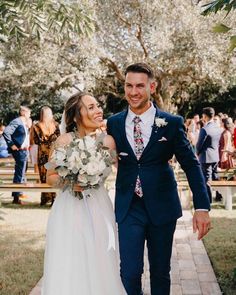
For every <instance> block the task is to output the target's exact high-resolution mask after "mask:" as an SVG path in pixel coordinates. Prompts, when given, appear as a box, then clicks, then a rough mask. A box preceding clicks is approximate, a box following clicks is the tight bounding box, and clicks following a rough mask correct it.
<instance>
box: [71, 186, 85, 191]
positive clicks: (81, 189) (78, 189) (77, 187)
mask: <svg viewBox="0 0 236 295" xmlns="http://www.w3.org/2000/svg"><path fill="white" fill-rule="evenodd" d="M73 190H74V191H75V192H82V191H83V188H82V187H81V186H79V185H78V184H74V186H73Z"/></svg>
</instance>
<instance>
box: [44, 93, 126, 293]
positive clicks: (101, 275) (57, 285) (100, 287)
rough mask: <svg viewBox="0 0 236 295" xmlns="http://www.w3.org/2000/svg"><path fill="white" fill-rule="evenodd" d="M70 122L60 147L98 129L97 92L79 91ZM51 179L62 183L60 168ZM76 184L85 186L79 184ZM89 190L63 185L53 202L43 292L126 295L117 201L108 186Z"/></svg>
mask: <svg viewBox="0 0 236 295" xmlns="http://www.w3.org/2000/svg"><path fill="white" fill-rule="evenodd" d="M65 123H66V131H67V133H65V134H63V135H61V136H60V137H59V138H58V139H57V141H56V146H57V147H58V146H62V147H63V146H65V145H68V144H69V143H70V142H71V141H72V140H73V136H79V137H83V136H85V135H87V134H96V132H95V131H96V130H97V129H99V128H100V127H101V126H102V124H103V111H102V109H101V107H100V106H99V104H98V102H97V101H96V99H95V98H94V97H92V96H90V95H88V94H86V93H78V94H75V95H73V96H72V97H71V98H70V99H69V100H68V101H67V103H66V105H65ZM75 128H76V129H77V131H76V132H74V129H75ZM101 135H102V136H103V144H104V145H105V146H107V147H109V149H111V150H113V149H115V143H114V140H113V138H112V137H111V136H109V135H105V134H101ZM101 135H100V136H101ZM47 182H48V183H49V184H50V185H54V186H57V185H58V184H59V183H60V176H59V175H58V174H57V172H56V171H55V170H48V173H47ZM61 186H62V185H61ZM61 188H63V187H61ZM73 189H74V191H80V187H79V186H78V185H75V186H74V187H73ZM90 195H91V197H89V198H86V197H85V198H84V199H82V200H80V199H78V198H76V197H74V196H73V194H72V193H71V192H70V191H69V189H68V190H64V191H63V190H61V191H60V193H59V195H58V196H57V198H56V201H55V203H54V204H53V207H52V210H51V212H50V216H49V220H48V226H47V234H46V250H45V258H44V275H43V286H42V293H41V294H42V295H125V294H126V292H125V290H124V288H123V285H122V282H121V279H120V275H119V253H118V241H117V230H116V225H115V218H114V213H113V208H112V203H111V201H110V199H109V196H108V193H107V191H106V190H105V188H104V186H103V185H100V187H99V188H98V189H90Z"/></svg>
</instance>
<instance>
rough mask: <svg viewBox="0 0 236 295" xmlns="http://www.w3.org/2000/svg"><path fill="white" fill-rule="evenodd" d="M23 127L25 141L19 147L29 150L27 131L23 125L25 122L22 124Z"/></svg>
mask: <svg viewBox="0 0 236 295" xmlns="http://www.w3.org/2000/svg"><path fill="white" fill-rule="evenodd" d="M23 126H24V129H25V139H24V142H23V143H22V145H21V148H22V149H25V148H29V146H30V138H29V129H28V127H27V126H26V125H25V122H23Z"/></svg>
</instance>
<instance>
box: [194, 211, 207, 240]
mask: <svg viewBox="0 0 236 295" xmlns="http://www.w3.org/2000/svg"><path fill="white" fill-rule="evenodd" d="M210 229H211V221H210V216H209V212H208V211H195V212H194V215H193V232H194V233H195V232H196V231H198V240H201V239H202V238H203V237H204V236H205V235H206V234H207V233H208V232H209V230H210Z"/></svg>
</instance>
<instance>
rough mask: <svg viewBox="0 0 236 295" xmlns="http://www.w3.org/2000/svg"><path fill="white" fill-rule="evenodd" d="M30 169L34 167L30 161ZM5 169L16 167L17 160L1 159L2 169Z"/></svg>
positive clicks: (0, 165) (0, 166) (10, 158)
mask: <svg viewBox="0 0 236 295" xmlns="http://www.w3.org/2000/svg"><path fill="white" fill-rule="evenodd" d="M27 164H28V167H33V166H34V165H33V164H32V163H31V161H28V163H27ZM3 167H12V168H14V167H15V160H14V158H13V157H8V158H0V168H3Z"/></svg>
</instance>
